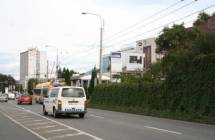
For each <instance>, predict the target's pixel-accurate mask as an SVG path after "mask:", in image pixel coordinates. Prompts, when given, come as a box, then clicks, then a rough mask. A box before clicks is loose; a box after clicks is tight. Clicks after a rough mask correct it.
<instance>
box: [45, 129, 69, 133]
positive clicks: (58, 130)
mask: <svg viewBox="0 0 215 140" xmlns="http://www.w3.org/2000/svg"><path fill="white" fill-rule="evenodd" d="M64 130H69V129H68V128H66V129H55V130H48V131H43V132H41V133H52V132H61V131H64Z"/></svg>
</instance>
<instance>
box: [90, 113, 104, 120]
mask: <svg viewBox="0 0 215 140" xmlns="http://www.w3.org/2000/svg"><path fill="white" fill-rule="evenodd" d="M90 116H91V117H96V118H100V119H104V117H102V116H97V115H94V114H91V115H90Z"/></svg>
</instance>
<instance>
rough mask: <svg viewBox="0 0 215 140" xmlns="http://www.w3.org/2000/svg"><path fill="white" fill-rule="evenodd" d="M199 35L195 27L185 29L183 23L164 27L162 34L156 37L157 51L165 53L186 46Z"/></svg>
mask: <svg viewBox="0 0 215 140" xmlns="http://www.w3.org/2000/svg"><path fill="white" fill-rule="evenodd" d="M199 35H200V31H198V29H196V28H190V29H186V28H185V27H184V25H183V24H180V25H173V27H172V28H169V27H165V28H164V29H163V32H162V34H161V35H160V36H159V37H158V38H157V39H156V44H157V50H156V51H157V52H158V53H162V54H167V53H168V52H169V51H171V50H174V49H175V48H188V46H190V44H192V42H193V41H195V40H196V39H197V38H198V37H199Z"/></svg>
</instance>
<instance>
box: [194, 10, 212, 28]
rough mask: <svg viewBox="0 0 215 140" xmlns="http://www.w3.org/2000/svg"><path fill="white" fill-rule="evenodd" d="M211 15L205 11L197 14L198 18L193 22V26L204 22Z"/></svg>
mask: <svg viewBox="0 0 215 140" xmlns="http://www.w3.org/2000/svg"><path fill="white" fill-rule="evenodd" d="M210 18H211V16H210V15H209V14H207V13H205V12H202V13H200V14H199V15H198V19H197V20H196V21H195V22H194V23H193V25H194V26H199V25H201V24H204V23H206V22H207V21H208V20H209V19H210Z"/></svg>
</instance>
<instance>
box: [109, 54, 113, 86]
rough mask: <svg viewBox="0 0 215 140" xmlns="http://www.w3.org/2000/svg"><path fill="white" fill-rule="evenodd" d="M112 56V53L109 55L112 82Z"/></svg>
mask: <svg viewBox="0 0 215 140" xmlns="http://www.w3.org/2000/svg"><path fill="white" fill-rule="evenodd" d="M111 57H112V53H110V57H109V62H110V65H109V69H110V83H111V82H112V64H111Z"/></svg>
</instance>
